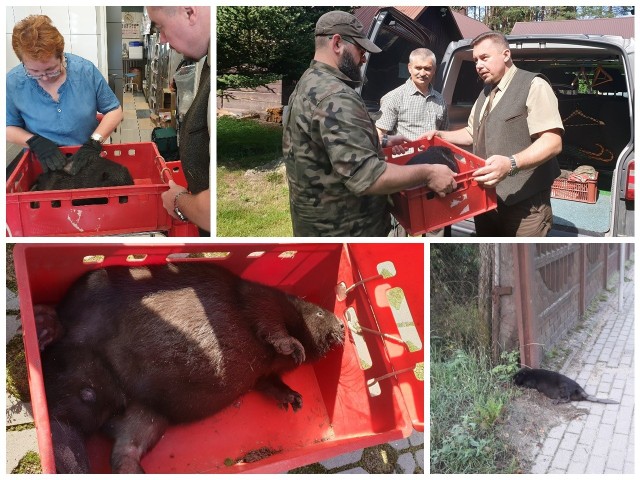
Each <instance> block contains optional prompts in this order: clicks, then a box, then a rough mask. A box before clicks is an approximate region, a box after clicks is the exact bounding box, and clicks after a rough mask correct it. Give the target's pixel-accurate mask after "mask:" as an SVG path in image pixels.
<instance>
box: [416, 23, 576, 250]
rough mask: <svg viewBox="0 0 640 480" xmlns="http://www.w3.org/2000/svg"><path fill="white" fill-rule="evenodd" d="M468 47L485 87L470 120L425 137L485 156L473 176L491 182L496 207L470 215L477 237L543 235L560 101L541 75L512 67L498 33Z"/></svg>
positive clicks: (558, 146)
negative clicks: (471, 51) (434, 138)
mask: <svg viewBox="0 0 640 480" xmlns="http://www.w3.org/2000/svg"><path fill="white" fill-rule="evenodd" d="M471 45H472V46H473V60H474V62H475V64H476V72H477V73H478V75H479V76H480V77H481V78H482V80H483V82H484V89H483V91H482V92H481V93H480V95H479V96H478V99H477V100H476V102H475V104H474V106H473V108H472V109H471V114H470V115H469V121H468V125H467V126H466V127H465V128H461V129H459V130H453V131H436V130H433V131H431V132H427V134H425V137H426V138H428V139H431V138H432V137H433V136H434V135H437V136H439V137H441V138H443V139H444V140H447V141H449V142H451V143H455V144H457V145H473V153H474V154H475V155H477V156H479V157H481V158H486V160H487V162H486V166H484V167H482V168H479V169H478V170H477V171H476V172H475V173H474V177H475V179H476V180H477V181H478V183H480V184H481V185H483V186H485V187H495V189H496V193H497V194H498V208H497V210H494V211H491V212H488V213H485V214H482V215H479V216H477V217H475V219H474V220H475V224H476V233H477V234H478V236H483V237H484V236H486V237H489V236H491V237H496V236H505V237H512V236H513V237H544V236H546V235H547V233H548V232H549V230H550V229H551V225H552V220H553V215H552V212H551V185H552V184H553V181H554V179H555V178H556V177H557V176H558V175H559V174H560V168H559V167H558V162H557V160H556V155H558V154H559V153H560V152H561V151H562V134H563V133H564V127H563V125H562V119H561V117H560V113H559V112H558V99H557V98H556V96H555V94H554V92H553V90H552V88H551V85H549V83H548V82H547V81H546V80H545V79H543V78H542V77H539V76H538V75H537V74H536V73H532V72H528V71H526V70H522V69H519V68H517V67H516V66H514V65H513V61H512V60H511V50H510V49H509V43H508V42H507V39H506V38H505V36H504V35H502V34H501V33H498V32H485V33H482V34H480V35H479V36H477V37H476V38H475V39H474V40H473V41H472V42H471Z"/></svg>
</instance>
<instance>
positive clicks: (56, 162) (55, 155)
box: [27, 135, 67, 173]
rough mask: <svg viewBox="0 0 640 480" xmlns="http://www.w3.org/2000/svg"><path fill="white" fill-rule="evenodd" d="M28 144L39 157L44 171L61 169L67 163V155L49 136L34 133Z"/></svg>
mask: <svg viewBox="0 0 640 480" xmlns="http://www.w3.org/2000/svg"><path fill="white" fill-rule="evenodd" d="M27 145H29V148H30V149H31V150H33V152H34V153H35V154H36V157H38V160H39V161H40V165H42V171H43V172H44V173H47V171H49V170H60V169H62V168H63V167H64V166H65V164H66V163H67V159H66V157H65V156H64V155H63V154H62V152H61V151H60V150H58V146H57V145H56V144H55V143H53V142H52V141H51V140H49V139H47V138H44V137H41V136H40V135H34V136H33V137H31V138H30V139H29V140H27Z"/></svg>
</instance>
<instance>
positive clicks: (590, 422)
mask: <svg viewBox="0 0 640 480" xmlns="http://www.w3.org/2000/svg"><path fill="white" fill-rule="evenodd" d="M601 419H602V418H601V417H600V415H595V414H594V413H593V412H589V415H587V416H586V417H585V420H584V428H595V429H596V430H597V428H598V426H599V425H600V420H601ZM583 430H584V429H583Z"/></svg>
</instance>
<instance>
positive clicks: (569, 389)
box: [513, 368, 618, 403]
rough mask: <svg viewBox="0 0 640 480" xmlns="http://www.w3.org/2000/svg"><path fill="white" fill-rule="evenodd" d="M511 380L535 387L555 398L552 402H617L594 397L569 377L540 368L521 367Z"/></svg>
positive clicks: (518, 384)
mask: <svg viewBox="0 0 640 480" xmlns="http://www.w3.org/2000/svg"><path fill="white" fill-rule="evenodd" d="M513 382H514V383H515V384H516V385H517V386H519V387H526V388H535V389H536V390H538V391H539V392H540V393H544V394H545V395H546V396H547V397H549V398H553V399H554V400H555V402H554V403H560V402H563V403H566V402H569V401H574V402H579V401H580V400H588V401H590V402H598V403H618V402H616V401H614V400H609V399H604V398H596V397H594V396H592V395H589V394H588V393H587V392H585V391H584V389H583V388H582V387H581V386H580V385H578V384H577V383H576V382H575V381H573V380H571V379H570V378H569V377H566V376H564V375H562V374H561V373H558V372H552V371H551V370H544V369H542V368H522V369H520V370H519V371H518V372H517V373H516V374H515V375H514V377H513Z"/></svg>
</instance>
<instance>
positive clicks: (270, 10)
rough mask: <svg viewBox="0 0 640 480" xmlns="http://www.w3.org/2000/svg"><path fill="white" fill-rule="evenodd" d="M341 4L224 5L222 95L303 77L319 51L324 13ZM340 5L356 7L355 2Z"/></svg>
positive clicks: (219, 36) (220, 14)
mask: <svg viewBox="0 0 640 480" xmlns="http://www.w3.org/2000/svg"><path fill="white" fill-rule="evenodd" d="M335 9H336V8H335V7H248V6H241V7H218V8H217V32H216V34H217V36H216V43H217V52H216V53H217V60H216V64H217V71H218V73H217V75H218V77H217V80H218V95H219V96H223V97H224V94H225V93H224V92H225V90H228V89H233V88H255V87H258V86H261V85H267V84H268V83H270V82H273V81H275V80H276V79H279V78H282V79H284V80H293V79H297V78H299V77H300V76H301V75H302V73H303V72H304V70H305V69H306V68H307V67H308V66H309V62H310V61H311V59H312V58H313V53H314V30H315V24H316V22H317V21H318V18H320V16H322V15H323V14H324V13H326V12H329V11H331V10H335ZM337 9H340V10H347V11H352V9H351V8H349V7H338V8H337Z"/></svg>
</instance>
